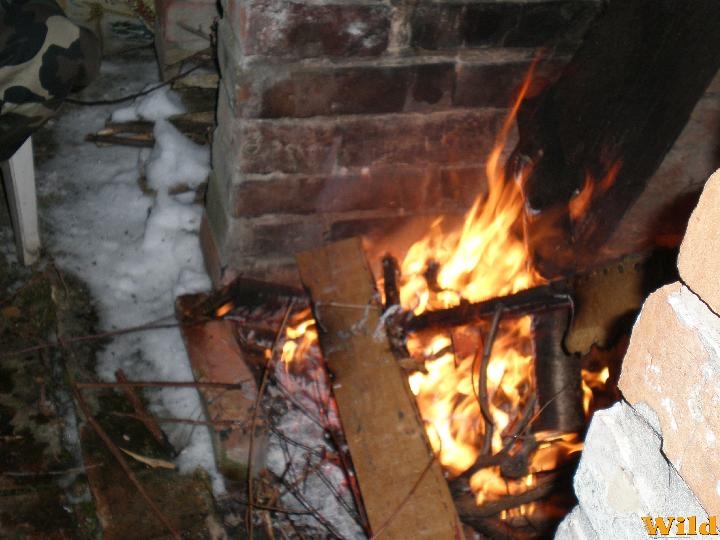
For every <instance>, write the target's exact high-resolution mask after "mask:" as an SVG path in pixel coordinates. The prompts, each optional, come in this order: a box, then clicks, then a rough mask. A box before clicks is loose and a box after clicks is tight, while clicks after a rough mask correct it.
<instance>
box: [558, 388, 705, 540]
mask: <svg viewBox="0 0 720 540" xmlns="http://www.w3.org/2000/svg"><path fill="white" fill-rule="evenodd" d="M638 408H639V409H640V412H638V411H636V410H635V409H634V408H633V407H631V406H630V405H628V404H627V403H626V402H624V401H621V402H619V403H616V404H615V405H614V406H613V407H611V408H610V409H607V410H604V411H598V412H597V413H595V416H594V418H593V420H592V422H591V424H590V427H589V429H588V432H587V437H586V439H585V449H584V450H583V454H582V457H581V459H580V465H579V466H578V470H577V473H576V475H575V482H574V485H575V493H576V495H577V497H578V501H579V507H578V508H576V509H575V510H573V512H572V513H571V514H569V515H568V516H567V517H566V518H565V521H563V523H562V524H561V525H560V527H559V528H558V531H557V534H556V538H559V539H562V540H565V539H570V538H580V539H584V538H588V539H590V538H602V539H604V538H623V539H633V538H638V539H646V538H648V534H647V531H646V529H645V525H644V524H643V521H642V519H641V518H642V517H643V516H651V517H652V518H653V519H654V518H655V517H658V516H696V517H697V519H698V523H700V522H701V521H704V520H706V519H707V513H706V512H705V510H704V509H703V508H702V506H701V505H700V503H699V502H698V501H697V499H696V498H695V496H694V495H693V493H692V491H691V490H690V488H689V487H688V486H687V485H686V484H685V482H683V480H682V479H681V478H680V476H679V475H678V473H677V471H675V469H674V468H673V467H672V465H671V464H670V463H669V462H668V461H667V459H666V458H665V457H664V456H663V454H662V453H661V451H660V448H661V443H662V438H661V435H660V434H659V433H658V432H657V431H656V430H655V428H654V427H653V424H654V425H655V426H657V424H658V423H657V418H656V417H655V414H654V412H653V411H652V410H651V409H649V408H645V407H638ZM643 413H646V414H648V418H646V417H645V416H643ZM673 530H674V527H673Z"/></svg>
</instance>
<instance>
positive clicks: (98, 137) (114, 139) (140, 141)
mask: <svg viewBox="0 0 720 540" xmlns="http://www.w3.org/2000/svg"><path fill="white" fill-rule="evenodd" d="M85 140H86V141H87V142H91V143H95V144H113V145H119V146H130V147H132V148H152V147H153V146H155V138H154V137H152V136H143V135H136V136H134V137H122V136H120V135H108V134H102V133H88V134H87V135H85Z"/></svg>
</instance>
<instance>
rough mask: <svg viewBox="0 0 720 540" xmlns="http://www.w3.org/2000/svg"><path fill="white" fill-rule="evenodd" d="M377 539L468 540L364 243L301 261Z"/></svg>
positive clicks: (354, 242) (312, 254)
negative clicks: (386, 326)
mask: <svg viewBox="0 0 720 540" xmlns="http://www.w3.org/2000/svg"><path fill="white" fill-rule="evenodd" d="M297 262H298V267H299V270H300V276H301V279H302V281H303V283H304V284H305V286H306V287H307V288H308V289H309V290H310V293H311V296H312V300H313V307H314V312H315V317H316V319H317V321H318V329H319V333H320V344H321V347H322V349H323V353H324V355H325V359H326V361H327V364H328V369H329V370H330V372H331V374H332V377H333V391H334V394H335V398H336V400H337V405H338V409H339V411H340V417H341V420H342V424H343V429H344V431H345V436H346V438H347V441H348V447H349V448H350V454H351V457H352V461H353V465H354V467H355V471H356V474H357V479H358V483H359V486H360V491H361V493H362V497H363V501H364V504H365V508H366V511H367V515H368V520H369V523H370V527H371V529H372V531H373V535H380V534H381V535H382V538H387V539H398V540H406V539H407V538H413V539H420V538H428V539H433V540H438V539H445V538H447V539H456V538H462V536H463V535H462V530H461V525H460V522H459V519H458V517H457V512H456V510H455V506H454V503H453V500H452V497H451V495H450V492H449V489H448V485H447V481H446V480H445V478H444V477H443V474H442V470H441V468H440V465H439V464H438V462H437V461H436V460H435V459H434V458H433V453H432V450H431V449H430V445H429V443H428V441H427V439H426V436H425V430H424V428H423V424H422V420H421V419H420V415H419V413H418V411H417V407H416V405H415V401H414V398H413V397H412V394H411V393H410V389H409V388H408V385H407V380H406V379H405V376H404V375H403V373H402V372H401V369H400V367H399V366H398V365H397V363H396V361H395V359H394V357H393V355H392V353H391V352H390V345H389V343H388V342H387V339H386V337H385V335H384V331H383V330H381V335H380V336H378V332H377V329H378V328H382V326H381V323H380V309H381V306H380V300H379V297H378V295H377V292H376V290H375V283H374V280H373V277H372V274H371V272H370V269H369V267H368V264H367V261H366V260H365V256H364V254H363V251H362V246H361V243H360V241H359V240H358V239H349V240H343V241H340V242H337V243H334V244H331V245H329V246H326V247H325V248H321V249H316V250H312V251H306V252H303V253H300V254H299V255H298V256H297Z"/></svg>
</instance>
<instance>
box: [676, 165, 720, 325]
mask: <svg viewBox="0 0 720 540" xmlns="http://www.w3.org/2000/svg"><path fill="white" fill-rule="evenodd" d="M718 223H720V170H718V171H716V172H715V173H714V174H713V175H712V176H711V177H710V179H709V180H708V181H707V183H706V184H705V188H704V189H703V192H702V195H701V196H700V200H699V202H698V204H697V206H696V207H695V210H693V213H692V214H691V215H690V221H689V222H688V225H687V229H686V231H685V238H684V239H683V242H682V245H681V246H680V255H679V256H678V269H679V270H680V277H681V278H682V280H683V281H684V282H685V284H686V285H687V286H688V287H690V288H691V289H692V290H693V291H694V292H695V293H696V294H698V295H699V296H700V297H701V298H702V300H703V301H704V302H705V303H706V304H707V305H708V306H710V308H711V309H712V310H713V311H714V312H715V313H718V314H720V279H718V276H720V257H718V253H720V226H718Z"/></svg>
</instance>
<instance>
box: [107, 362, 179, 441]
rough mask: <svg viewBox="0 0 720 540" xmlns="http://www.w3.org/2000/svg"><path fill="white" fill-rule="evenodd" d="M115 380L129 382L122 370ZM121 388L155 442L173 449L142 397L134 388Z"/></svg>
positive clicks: (116, 372)
mask: <svg viewBox="0 0 720 540" xmlns="http://www.w3.org/2000/svg"><path fill="white" fill-rule="evenodd" d="M115 379H117V381H118V382H121V383H127V382H129V381H128V378H127V377H126V376H125V372H124V371H123V370H122V369H118V370H117V371H115ZM121 388H122V390H123V392H124V393H125V397H127V399H128V401H129V402H130V404H131V405H132V407H133V409H134V410H135V414H136V416H137V418H138V419H139V420H140V421H141V422H142V423H143V424H145V427H146V428H147V429H148V431H149V432H150V433H151V434H152V436H153V437H154V438H155V440H156V441H157V442H158V443H159V444H160V445H162V446H165V447H171V445H170V443H169V442H168V440H167V438H166V437H165V433H163V430H162V429H160V426H159V425H158V423H157V422H156V421H155V417H154V416H153V415H151V414H150V413H149V412H148V410H147V408H146V407H145V404H144V403H143V402H142V399H140V396H138V395H137V392H135V389H134V388H133V387H132V386H122V387H121Z"/></svg>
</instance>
